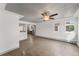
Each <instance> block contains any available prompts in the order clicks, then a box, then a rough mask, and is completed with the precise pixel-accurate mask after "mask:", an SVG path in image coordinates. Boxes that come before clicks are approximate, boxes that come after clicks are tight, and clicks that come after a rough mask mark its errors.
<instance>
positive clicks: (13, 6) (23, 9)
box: [6, 3, 79, 22]
mask: <svg viewBox="0 0 79 59" xmlns="http://www.w3.org/2000/svg"><path fill="white" fill-rule="evenodd" d="M78 8H79V4H78V3H8V4H7V6H6V10H9V11H12V12H15V13H19V14H21V15H24V17H23V18H21V20H23V21H30V22H39V21H42V19H41V17H42V16H41V12H43V11H45V10H47V11H50V14H54V13H58V16H55V18H62V17H69V16H73V15H74V13H75V12H76V11H77V9H78Z"/></svg>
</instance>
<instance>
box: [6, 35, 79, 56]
mask: <svg viewBox="0 0 79 59" xmlns="http://www.w3.org/2000/svg"><path fill="white" fill-rule="evenodd" d="M4 55H5V56H7V55H8V56H19V55H20V56H21V55H23V56H79V48H78V47H77V46H76V45H73V44H70V43H66V42H61V41H56V40H51V39H46V38H40V37H34V36H32V35H30V36H29V38H28V39H26V40H23V41H20V48H19V49H16V50H14V51H11V52H9V53H6V54H4Z"/></svg>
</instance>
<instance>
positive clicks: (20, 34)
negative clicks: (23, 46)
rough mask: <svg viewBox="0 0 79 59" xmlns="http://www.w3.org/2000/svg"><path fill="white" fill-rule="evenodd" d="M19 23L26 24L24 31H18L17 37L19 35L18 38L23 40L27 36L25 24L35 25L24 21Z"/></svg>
mask: <svg viewBox="0 0 79 59" xmlns="http://www.w3.org/2000/svg"><path fill="white" fill-rule="evenodd" d="M19 23H23V24H26V32H19V37H20V40H24V39H27V38H28V35H27V26H28V25H29V24H30V25H35V23H32V22H26V21H21V20H20V21H19ZM19 31H20V30H19Z"/></svg>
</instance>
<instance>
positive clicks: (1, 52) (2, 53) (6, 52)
mask: <svg viewBox="0 0 79 59" xmlns="http://www.w3.org/2000/svg"><path fill="white" fill-rule="evenodd" d="M17 48H19V46H18V47H15V48H11V49H9V50H6V51H4V52H1V53H0V55H2V54H5V53H7V52H10V51H12V50H15V49H17Z"/></svg>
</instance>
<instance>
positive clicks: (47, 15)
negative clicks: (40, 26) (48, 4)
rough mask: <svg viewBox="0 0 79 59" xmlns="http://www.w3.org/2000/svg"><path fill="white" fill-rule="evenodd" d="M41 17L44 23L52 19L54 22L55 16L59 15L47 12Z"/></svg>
mask: <svg viewBox="0 0 79 59" xmlns="http://www.w3.org/2000/svg"><path fill="white" fill-rule="evenodd" d="M41 15H42V16H43V18H42V19H43V21H49V20H50V19H52V20H54V16H56V15H58V13H55V14H52V15H49V11H45V12H43V13H41Z"/></svg>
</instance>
